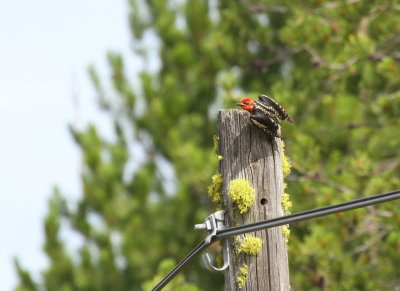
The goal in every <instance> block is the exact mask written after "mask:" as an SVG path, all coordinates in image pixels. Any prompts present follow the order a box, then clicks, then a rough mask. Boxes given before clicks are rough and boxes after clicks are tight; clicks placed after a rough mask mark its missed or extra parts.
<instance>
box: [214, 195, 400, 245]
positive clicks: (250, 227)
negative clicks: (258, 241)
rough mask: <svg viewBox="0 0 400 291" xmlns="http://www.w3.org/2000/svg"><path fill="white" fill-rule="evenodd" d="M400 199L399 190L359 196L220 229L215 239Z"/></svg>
mask: <svg viewBox="0 0 400 291" xmlns="http://www.w3.org/2000/svg"><path fill="white" fill-rule="evenodd" d="M396 199H400V190H397V191H393V192H389V193H384V194H379V195H374V196H370V197H366V198H361V199H357V200H353V201H349V202H344V203H340V204H335V205H331V206H326V207H321V208H316V209H312V210H307V211H303V212H298V213H295V214H291V215H285V216H281V217H277V218H273V219H269V220H264V221H260V222H255V223H251V224H246V225H241V226H236V227H231V228H227V229H222V230H220V231H218V232H217V234H216V236H215V239H222V238H226V237H228V236H233V235H238V234H243V233H247V232H253V231H257V230H261V229H267V228H271V227H276V226H282V225H285V224H289V223H293V222H298V221H302V220H307V219H311V218H317V217H321V216H326V215H330V214H334V213H338V212H344V211H348V210H353V209H356V208H362V207H366V206H370V205H373V204H378V203H382V202H387V201H391V200H396Z"/></svg>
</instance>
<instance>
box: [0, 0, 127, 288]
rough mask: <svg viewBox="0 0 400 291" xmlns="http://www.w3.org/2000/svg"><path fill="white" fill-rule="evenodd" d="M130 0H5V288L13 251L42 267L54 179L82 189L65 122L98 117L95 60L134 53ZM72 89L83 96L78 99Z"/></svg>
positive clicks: (1, 239)
mask: <svg viewBox="0 0 400 291" xmlns="http://www.w3.org/2000/svg"><path fill="white" fill-rule="evenodd" d="M127 14H128V9H127V5H126V3H125V0H118V1H115V0H114V1H113V0H68V1H67V0H64V1H51V0H37V1H28V0H15V1H1V2H0V291H8V290H12V289H13V287H15V284H16V282H17V278H16V274H15V271H14V267H13V264H12V257H13V256H18V257H19V259H20V261H21V263H22V265H23V266H24V267H26V268H27V269H29V270H34V271H35V272H34V273H33V274H34V275H35V277H36V278H37V276H38V275H39V273H38V271H40V270H42V269H43V268H44V267H45V266H46V264H47V261H46V257H45V255H44V253H43V251H42V246H43V241H44V233H43V218H44V216H45V215H46V212H47V200H48V198H49V197H50V195H51V193H52V187H53V186H54V185H58V186H59V188H60V189H61V191H62V193H63V194H65V196H66V197H67V198H68V199H74V198H76V197H78V196H79V195H80V181H79V168H80V152H79V150H78V148H77V147H76V145H75V144H74V143H73V140H72V138H71V136H70V134H69V132H68V130H67V125H68V124H70V123H73V124H76V125H79V126H84V124H85V123H86V122H87V121H88V120H100V121H99V122H101V119H102V117H101V115H100V114H99V113H98V111H97V109H96V106H95V101H94V100H95V99H94V96H95V93H94V91H93V88H92V86H91V83H90V81H89V79H88V77H87V74H86V68H87V66H88V65H89V64H94V65H95V66H97V67H99V68H100V70H103V71H106V68H107V66H106V52H107V51H109V50H116V51H120V52H122V53H123V54H124V55H126V54H129V47H130V36H129V31H128V25H127ZM73 96H76V97H78V99H79V102H78V105H79V106H78V107H77V106H74V102H73Z"/></svg>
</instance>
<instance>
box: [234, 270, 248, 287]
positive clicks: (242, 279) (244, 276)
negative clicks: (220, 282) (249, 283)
mask: <svg viewBox="0 0 400 291" xmlns="http://www.w3.org/2000/svg"><path fill="white" fill-rule="evenodd" d="M239 270H240V276H238V277H237V278H236V282H237V284H238V287H239V288H240V289H242V288H243V287H244V284H246V279H247V274H248V273H249V268H248V266H247V265H246V264H243V267H241V268H240V269H239Z"/></svg>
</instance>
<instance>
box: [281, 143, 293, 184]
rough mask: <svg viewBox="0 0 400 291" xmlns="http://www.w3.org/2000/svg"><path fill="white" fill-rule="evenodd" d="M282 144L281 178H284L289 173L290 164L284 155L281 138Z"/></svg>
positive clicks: (283, 144) (283, 145)
mask: <svg viewBox="0 0 400 291" xmlns="http://www.w3.org/2000/svg"><path fill="white" fill-rule="evenodd" d="M281 144H282V170H283V178H286V177H287V176H289V174H290V170H291V168H292V165H291V164H290V162H289V160H288V158H287V157H286V155H285V143H284V142H283V140H281Z"/></svg>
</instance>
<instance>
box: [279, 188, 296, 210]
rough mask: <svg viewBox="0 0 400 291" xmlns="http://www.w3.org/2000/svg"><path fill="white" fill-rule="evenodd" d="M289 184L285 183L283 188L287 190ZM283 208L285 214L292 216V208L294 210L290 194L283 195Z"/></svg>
mask: <svg viewBox="0 0 400 291" xmlns="http://www.w3.org/2000/svg"><path fill="white" fill-rule="evenodd" d="M286 187H287V184H286V183H283V188H284V189H286ZM281 203H282V207H283V211H284V212H285V214H290V213H291V210H290V209H291V208H292V205H293V204H292V201H290V195H289V194H288V193H283V194H282V200H281Z"/></svg>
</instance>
